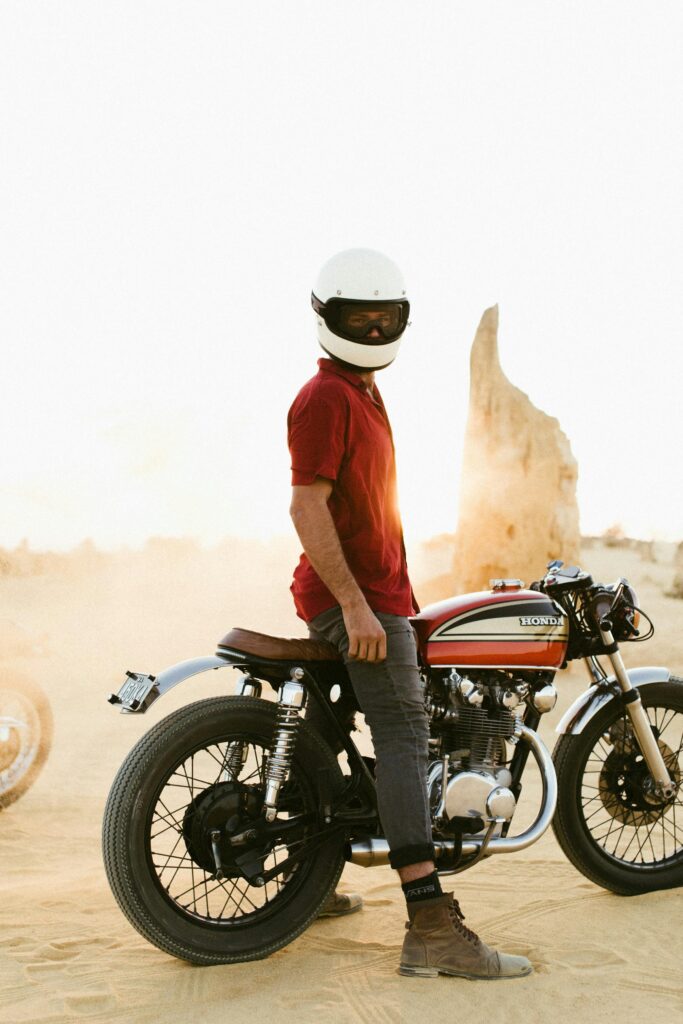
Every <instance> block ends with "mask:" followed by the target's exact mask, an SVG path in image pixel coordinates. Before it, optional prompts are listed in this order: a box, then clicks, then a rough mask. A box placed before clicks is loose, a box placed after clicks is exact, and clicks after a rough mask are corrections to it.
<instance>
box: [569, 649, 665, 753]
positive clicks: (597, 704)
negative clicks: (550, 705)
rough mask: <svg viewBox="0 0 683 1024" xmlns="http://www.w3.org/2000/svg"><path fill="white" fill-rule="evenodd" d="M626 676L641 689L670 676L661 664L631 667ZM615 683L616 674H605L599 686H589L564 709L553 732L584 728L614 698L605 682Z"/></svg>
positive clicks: (633, 684) (570, 733)
mask: <svg viewBox="0 0 683 1024" xmlns="http://www.w3.org/2000/svg"><path fill="white" fill-rule="evenodd" d="M626 674H627V676H628V678H629V680H630V681H631V685H632V686H637V687H638V689H642V687H643V686H650V685H651V684H652V683H667V682H668V681H669V679H670V677H671V673H670V671H669V669H668V668H664V667H663V666H656V667H648V668H632V669H629V670H628V671H627V673H626ZM608 683H612V684H614V685H618V684H617V679H616V676H607V678H606V679H605V682H604V683H601V684H600V685H599V686H597V685H594V686H591V687H590V688H589V689H588V690H585V691H584V692H583V693H582V694H581V695H580V696H579V697H577V698H576V700H575V701H574V703H573V704H572V706H571V707H570V708H568V709H567V711H565V713H564V714H563V715H562V718H561V719H560V721H559V722H558V724H557V725H556V727H555V732H557V733H560V735H571V736H578V734H579V733H580V732H583V730H584V729H585V728H586V726H587V725H588V723H589V722H590V720H591V719H592V718H594V717H595V716H596V715H597V713H598V711H600V709H601V708H604V706H605V704H609V702H610V701H611V700H615V698H616V694H614V693H610V692H609V690H606V689H605V684H608Z"/></svg>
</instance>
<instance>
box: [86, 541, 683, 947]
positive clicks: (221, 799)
mask: <svg viewBox="0 0 683 1024" xmlns="http://www.w3.org/2000/svg"><path fill="white" fill-rule="evenodd" d="M643 620H644V621H645V622H646V623H647V624H648V628H647V629H646V630H645V632H641V631H640V629H639V626H640V623H641V621H643ZM409 621H410V624H411V626H412V628H413V630H414V631H415V636H416V641H417V649H418V659H419V668H420V674H421V678H422V680H423V684H424V700H425V708H426V711H427V714H428V717H429V721H430V740H429V761H428V768H427V787H428V793H429V799H430V806H431V812H432V827H433V842H434V846H435V850H436V865H437V870H438V871H439V873H440V874H441V875H452V874H456V873H458V872H462V871H464V870H467V869H469V868H471V867H473V866H474V865H475V864H477V863H479V862H480V861H482V860H484V859H485V858H488V857H492V856H497V855H499V854H510V853H515V852H516V851H518V850H523V849H526V848H527V847H529V846H531V844H532V843H535V842H536V841H537V840H538V839H539V838H540V836H542V835H543V833H544V832H545V831H546V830H547V828H548V826H550V825H551V823H552V826H553V829H554V832H555V836H556V837H557V840H558V842H559V844H560V846H561V848H562V850H563V851H564V853H565V854H566V856H567V857H568V858H569V860H570V861H571V862H572V864H574V865H575V867H576V868H577V869H578V870H579V871H580V872H582V873H583V874H584V875H585V876H586V877H587V878H590V879H592V880H593V881H594V882H596V883H597V884H598V885H601V886H603V887H604V888H606V889H609V890H611V891H612V892H615V893H620V894H623V895H630V894H635V893H643V892H648V891H650V890H655V889H665V888H671V887H674V886H679V885H681V884H683V845H682V840H683V810H682V809H681V800H680V796H681V755H682V751H683V679H680V678H677V677H676V676H673V675H672V674H671V673H670V672H669V670H668V669H666V668H635V669H631V670H627V669H626V668H625V667H624V662H623V660H622V656H621V651H620V644H621V643H623V642H626V641H631V642H636V641H643V640H647V639H648V638H649V637H650V636H652V633H653V632H654V627H653V625H652V622H651V620H650V619H649V617H648V616H647V615H646V613H645V612H643V611H642V610H641V609H640V608H638V604H637V597H636V594H635V592H634V590H633V588H632V587H631V586H630V585H629V583H628V581H627V580H626V579H623V578H622V579H620V580H618V581H617V582H616V583H614V584H610V585H603V584H600V583H596V582H594V581H593V579H592V577H591V576H590V575H589V574H588V573H587V572H584V571H582V570H581V569H580V568H578V567H576V566H569V567H565V566H564V565H563V563H562V562H561V561H559V560H556V561H553V562H551V563H549V564H548V567H547V572H546V574H545V575H544V577H543V579H541V580H540V581H538V582H536V583H532V584H531V585H530V587H529V588H528V589H525V587H524V584H523V583H522V582H521V581H520V580H492V581H491V589H490V590H489V591H482V592H479V593H472V594H466V595H464V596H458V597H452V598H448V599H447V600H444V601H440V602H437V603H435V604H432V605H429V606H428V607H426V608H425V609H423V610H422V611H421V612H420V613H419V614H418V615H415V616H412V617H411V618H410V620H409ZM577 658H581V659H584V661H585V664H586V666H587V669H588V673H589V678H590V686H589V688H588V689H587V690H586V691H585V692H584V693H582V694H581V695H580V696H579V697H578V698H577V699H576V700H575V701H574V703H573V704H572V706H571V707H570V708H569V709H568V710H567V711H566V712H565V714H564V716H563V717H562V719H561V721H560V723H559V725H558V726H557V731H558V733H559V737H558V740H557V743H556V745H555V748H554V751H553V754H552V756H551V754H550V753H549V751H548V749H547V748H546V746H545V744H544V743H543V742H542V740H541V739H540V737H539V735H538V727H539V723H540V721H541V718H542V716H543V715H544V714H546V713H547V712H549V711H550V710H551V709H552V708H553V707H554V706H555V703H556V700H557V690H556V687H555V676H556V674H557V672H558V671H559V670H560V669H563V668H566V667H567V665H568V664H569V662H570V661H572V660H574V659H577ZM601 659H602V660H601ZM605 659H607V661H608V662H609V665H610V668H611V671H609V672H608V671H607V669H606V667H605V666H604V664H603V662H604V660H605ZM227 667H231V668H233V669H236V670H238V671H240V673H241V674H240V677H239V679H238V682H237V685H236V692H235V694H234V695H232V696H224V697H217V698H209V699H205V700H199V701H197V702H195V703H193V704H190V705H188V706H185V707H183V708H181V709H180V710H178V711H175V712H174V713H172V714H170V715H168V716H167V717H166V718H165V719H163V720H162V721H160V722H159V723H158V724H157V725H155V726H154V727H153V728H152V729H151V730H150V731H149V732H148V733H146V734H145V735H144V736H143V737H142V738H141V739H140V740H139V742H138V743H137V744H136V746H135V747H134V748H133V750H132V751H131V753H130V754H129V755H128V756H127V758H126V759H125V761H124V762H123V764H122V766H121V768H120V770H119V772H118V774H117V776H116V778H115V780H114V783H113V785H112V788H111V792H110V794H109V798H108V801H107V805H106V811H105V816H104V823H103V852H104V861H105V866H106V871H107V876H108V879H109V883H110V885H111V888H112V891H113V893H114V896H115V897H116V899H117V901H118V903H119V905H120V907H121V909H122V911H123V912H124V914H125V915H126V916H127V917H128V920H129V921H130V922H131V924H132V925H133V926H134V927H135V928H137V930H138V931H139V932H140V933H141V934H142V935H143V936H144V937H145V938H146V939H147V940H149V941H150V942H151V943H153V944H154V945H156V946H158V947H159V948H160V949H162V950H164V951H166V952H168V953H170V954H172V955H174V956H176V957H180V958H182V959H185V960H188V961H191V962H194V963H198V964H224V963H237V962H241V961H246V960H253V959H259V958H262V957H265V956H268V955H269V954H270V953H272V952H274V951H275V950H277V949H280V948H281V947H282V946H284V945H286V944H288V943H289V942H291V941H292V940H293V939H294V938H296V936H298V935H299V934H300V933H301V932H303V931H304V929H305V928H307V927H308V925H310V924H311V922H312V921H313V920H314V919H315V917H316V916H317V913H318V911H319V909H320V908H321V906H322V904H323V903H324V901H325V899H326V898H327V896H328V895H329V894H330V893H331V892H332V891H333V889H334V886H335V884H336V882H337V880H338V878H339V876H340V874H341V871H342V868H343V867H344V864H345V862H346V861H351V862H353V863H355V864H361V865H364V866H366V867H371V866H373V865H378V864H387V863H388V855H389V848H388V844H387V841H386V838H385V837H384V834H383V831H382V824H381V821H380V818H379V815H378V811H377V801H376V790H375V780H374V774H373V762H372V759H371V758H367V757H363V756H361V754H360V753H359V751H358V749H357V747H356V745H355V744H354V742H353V740H352V739H351V736H350V735H349V734H348V733H346V732H345V730H344V729H343V728H342V727H341V725H340V723H339V721H338V719H337V717H336V715H335V703H336V700H337V699H338V697H339V694H340V692H341V691H342V690H345V691H347V692H349V693H352V692H353V691H352V687H351V683H350V680H349V677H348V674H347V671H346V667H345V665H344V662H343V660H342V658H341V656H340V655H339V653H338V651H337V650H336V648H334V647H333V646H332V645H330V644H328V643H326V642H321V641H314V640H310V639H297V640H294V639H282V638H279V637H272V636H268V635H266V634H262V633H257V632H253V631H250V630H246V629H239V628H235V629H232V630H231V631H230V632H229V633H228V634H227V635H226V636H225V637H224V638H223V639H222V640H221V641H220V643H219V644H218V648H217V651H216V653H215V654H214V655H209V656H206V657H200V658H194V659H191V660H189V661H184V662H181V663H180V664H177V665H174V666H172V667H170V668H167V669H165V670H164V671H163V672H161V673H160V674H159V675H158V676H156V677H155V676H153V675H148V674H144V673H136V672H128V673H127V678H126V681H125V682H124V684H123V686H122V687H121V689H120V690H119V691H118V693H115V694H110V696H109V700H110V702H111V703H112V704H114V705H116V706H119V707H120V709H121V711H122V712H123V713H124V714H144V713H146V712H147V711H148V710H149V708H150V707H151V706H152V704H153V703H154V702H155V701H156V700H158V699H159V698H160V697H161V696H163V695H164V694H165V693H167V692H168V691H169V690H170V689H172V688H173V687H174V686H177V685H178V684H179V683H181V682H182V681H184V680H186V679H188V678H190V677H192V676H195V675H197V674H198V673H202V672H207V671H213V670H218V669H224V668H227ZM264 683H266V684H268V686H270V687H271V688H272V689H273V690H274V691H276V693H277V699H276V700H265V699H263V698H262V696H261V695H262V688H263V684H264ZM311 700H313V701H316V702H317V703H318V705H319V706H320V707H321V708H322V709H323V712H324V714H325V716H326V719H327V721H328V723H329V726H330V729H331V730H333V735H337V736H338V738H339V744H340V746H342V747H343V751H344V753H345V755H346V762H347V764H346V765H345V768H346V770H345V771H342V767H341V765H340V761H339V758H338V757H337V756H336V755H335V754H334V753H333V751H332V750H331V749H330V747H329V745H328V744H327V742H325V741H324V740H323V738H322V736H321V735H320V733H319V732H318V731H316V730H315V729H314V728H313V727H312V726H311V725H309V724H308V723H307V722H306V721H305V719H304V717H303V715H302V712H303V711H304V710H305V707H306V704H307V702H308V701H311ZM342 756H343V755H342ZM529 756H531V758H532V760H533V761H534V762H535V763H536V765H537V766H538V769H539V771H540V776H541V780H542V797H541V801H540V807H539V808H538V812H537V814H536V818H535V819H534V821H533V822H532V823H531V824H530V825H529V826H528V827H527V828H525V829H524V830H523V831H521V832H518V833H515V832H514V830H513V829H512V824H513V820H514V816H515V811H516V808H517V807H518V805H519V802H520V797H521V793H522V783H523V778H524V772H525V770H526V767H527V764H528V760H529ZM676 808H678V812H679V817H680V818H681V823H682V827H681V829H680V830H679V828H678V825H677V821H676Z"/></svg>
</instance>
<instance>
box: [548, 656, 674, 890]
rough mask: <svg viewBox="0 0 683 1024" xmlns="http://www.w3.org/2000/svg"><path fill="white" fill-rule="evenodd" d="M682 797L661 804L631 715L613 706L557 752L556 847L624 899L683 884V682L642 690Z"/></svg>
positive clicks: (563, 740) (619, 705) (615, 703)
mask: <svg viewBox="0 0 683 1024" xmlns="http://www.w3.org/2000/svg"><path fill="white" fill-rule="evenodd" d="M640 696H641V700H642V702H643V707H644V708H645V711H646V713H647V716H648V718H649V720H650V725H651V727H652V730H653V732H654V735H655V737H656V739H657V742H658V744H659V749H660V750H661V752H662V757H663V758H664V762H665V764H666V766H667V768H668V770H669V774H670V776H671V777H672V779H673V780H674V781H675V783H676V793H675V795H674V796H673V797H672V798H671V799H669V800H665V799H663V798H661V797H660V796H659V795H658V794H657V792H656V790H655V787H654V786H653V784H652V777H651V776H650V773H649V771H648V769H647V764H646V763H645V760H644V758H643V755H642V754H641V752H640V748H639V747H638V743H637V741H636V739H635V735H634V732H633V726H632V724H631V719H630V717H629V715H628V712H627V710H626V709H625V708H624V706H623V704H622V703H621V702H620V701H619V700H612V701H610V702H609V703H608V704H607V705H606V706H605V707H604V708H602V709H601V710H600V711H599V712H598V713H597V714H596V715H595V717H594V718H592V719H591V721H590V722H588V724H587V725H586V727H585V729H584V730H583V732H581V733H579V734H578V735H576V736H570V735H565V736H561V737H560V738H559V740H558V741H557V744H556V745H555V750H554V751H553V761H554V762H555V769H556V771H557V781H558V789H559V797H558V802H557V811H556V812H555V818H554V820H553V830H554V832H555V835H556V837H557V840H558V842H559V844H560V846H561V847H562V849H563V850H564V852H565V854H566V855H567V857H568V858H569V860H570V861H571V862H572V864H574V866H575V867H576V868H578V870H579V871H580V872H581V873H582V874H584V875H585V876H586V877H587V878H590V879H591V880H592V881H594V882H597V884H598V885H601V886H603V887H604V888H605V889H610V890H611V891H612V892H616V893H619V894H620V895H623V896H631V895H635V894H637V893H643V892H651V891H653V890H656V889H671V888H674V887H676V886H679V885H683V800H682V797H683V790H682V789H681V782H682V781H683V766H682V764H681V761H682V759H683V679H678V678H676V677H675V676H672V677H671V678H670V680H669V681H668V682H666V683H653V684H652V685H650V686H647V687H643V689H642V690H641V691H640Z"/></svg>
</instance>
